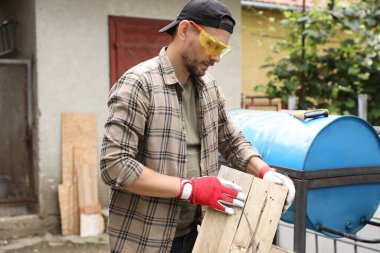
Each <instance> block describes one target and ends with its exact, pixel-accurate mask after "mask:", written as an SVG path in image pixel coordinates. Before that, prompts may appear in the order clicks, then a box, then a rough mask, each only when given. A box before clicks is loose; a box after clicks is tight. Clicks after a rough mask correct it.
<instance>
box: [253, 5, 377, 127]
mask: <svg viewBox="0 0 380 253" xmlns="http://www.w3.org/2000/svg"><path fill="white" fill-rule="evenodd" d="M284 17H285V18H284V19H283V20H282V22H281V24H282V28H283V29H285V31H286V32H287V37H286V39H285V40H282V41H279V42H278V43H277V44H276V45H275V46H274V47H273V50H272V51H273V52H274V53H285V54H286V55H287V57H285V58H282V59H280V60H279V61H277V62H274V60H273V58H271V57H268V59H267V62H266V64H265V65H263V66H262V67H263V68H268V69H269V70H268V72H267V76H268V77H269V78H270V81H269V82H268V83H267V85H266V86H261V87H259V89H261V90H262V89H264V90H265V92H266V93H267V94H268V95H269V96H276V97H281V98H282V100H283V103H285V104H286V103H287V100H288V97H289V96H290V95H295V96H296V97H297V98H298V108H299V109H311V108H327V109H329V110H330V111H331V112H333V113H339V114H357V110H358V105H357V97H358V94H361V93H365V94H367V95H368V121H369V122H371V123H372V124H375V125H380V95H378V94H380V0H367V1H361V2H357V3H355V4H352V5H351V6H349V7H344V8H343V7H337V8H335V9H333V10H330V9H320V8H319V9H318V8H313V9H311V10H309V11H308V12H306V13H302V12H299V11H293V12H291V11H285V12H284Z"/></svg>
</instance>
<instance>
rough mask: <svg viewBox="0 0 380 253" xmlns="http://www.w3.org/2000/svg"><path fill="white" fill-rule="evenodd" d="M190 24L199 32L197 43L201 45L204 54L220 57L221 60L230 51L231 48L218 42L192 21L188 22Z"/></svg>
mask: <svg viewBox="0 0 380 253" xmlns="http://www.w3.org/2000/svg"><path fill="white" fill-rule="evenodd" d="M190 23H191V24H192V25H194V26H195V28H197V29H198V30H199V32H200V33H199V43H200V44H201V46H202V48H203V50H204V52H205V53H206V54H207V55H218V54H219V55H220V57H221V58H222V57H223V56H224V55H226V54H227V53H228V52H229V51H231V47H230V46H228V45H226V44H224V43H223V42H221V41H220V40H218V39H216V38H215V37H213V36H211V35H210V34H208V33H207V32H206V31H205V30H203V29H202V28H201V27H200V26H199V25H197V24H196V23H195V22H194V21H191V20H190Z"/></svg>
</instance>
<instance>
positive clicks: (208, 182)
mask: <svg viewBox="0 0 380 253" xmlns="http://www.w3.org/2000/svg"><path fill="white" fill-rule="evenodd" d="M177 198H179V199H185V200H189V201H190V202H191V203H197V204H199V205H202V206H208V207H211V208H214V209H216V210H218V211H222V212H224V213H227V214H230V215H232V214H233V213H234V209H232V208H231V207H228V206H225V204H227V205H230V206H238V207H243V206H244V202H245V200H246V198H247V196H246V195H245V194H244V193H242V192H241V188H240V186H238V185H237V184H234V183H232V182H230V181H228V180H225V179H222V178H218V177H197V178H193V179H191V180H189V179H183V178H181V190H180V193H179V195H178V196H177Z"/></svg>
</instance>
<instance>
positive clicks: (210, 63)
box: [202, 60, 215, 67]
mask: <svg viewBox="0 0 380 253" xmlns="http://www.w3.org/2000/svg"><path fill="white" fill-rule="evenodd" d="M202 63H204V64H207V65H208V66H210V67H211V66H214V63H215V62H214V61H212V60H210V61H203V62H202Z"/></svg>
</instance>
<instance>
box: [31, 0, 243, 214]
mask: <svg viewBox="0 0 380 253" xmlns="http://www.w3.org/2000/svg"><path fill="white" fill-rule="evenodd" d="M185 2H186V1H184V0H182V1H178V0H161V1H156V0H144V1H132V0H128V1H125V0H110V1H103V0H92V1H88V0H75V1H74V0H55V1H51V0H36V6H35V11H36V14H35V16H36V59H35V60H36V66H37V81H36V82H37V87H36V89H37V94H38V112H39V115H38V128H37V129H38V152H39V154H38V156H39V160H38V171H39V174H38V175H39V181H40V184H39V204H40V209H39V215H40V216H41V217H48V216H51V215H57V214H58V213H59V208H58V198H57V185H58V184H59V183H60V182H61V163H60V162H61V149H60V145H61V139H60V131H61V129H60V124H61V113H62V112H96V113H97V120H98V122H97V131H98V144H99V145H100V143H101V138H102V131H103V125H104V121H105V118H106V111H107V107H106V103H107V97H108V91H109V52H108V51H109V47H108V24H107V22H108V15H117V16H129V17H145V18H152V17H154V18H158V19H170V20H171V19H174V17H175V16H176V15H177V13H178V12H179V10H180V9H181V8H182V6H183V5H184V4H185ZM224 2H225V3H226V4H227V5H228V6H229V7H230V8H231V10H232V12H233V14H234V17H235V18H236V21H237V23H238V25H237V27H236V30H235V31H236V32H235V33H234V36H233V38H232V39H231V44H232V47H233V48H234V50H233V51H232V52H231V53H230V55H228V56H226V58H225V59H223V60H222V62H221V63H220V64H217V65H216V66H214V67H213V68H214V69H212V70H211V71H210V72H212V74H214V76H215V77H216V78H217V79H218V80H219V81H220V83H221V85H222V87H223V89H224V91H225V93H226V97H227V98H228V99H227V102H228V106H230V108H232V107H238V106H239V103H240V101H239V100H240V44H239V39H240V34H239V30H240V25H239V23H240V12H241V10H240V3H239V1H233V0H226V1H224ZM99 185H100V190H99V192H100V200H101V203H102V204H103V206H106V204H107V201H108V189H107V188H106V187H105V186H104V185H103V184H102V183H100V184H99Z"/></svg>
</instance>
